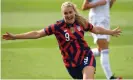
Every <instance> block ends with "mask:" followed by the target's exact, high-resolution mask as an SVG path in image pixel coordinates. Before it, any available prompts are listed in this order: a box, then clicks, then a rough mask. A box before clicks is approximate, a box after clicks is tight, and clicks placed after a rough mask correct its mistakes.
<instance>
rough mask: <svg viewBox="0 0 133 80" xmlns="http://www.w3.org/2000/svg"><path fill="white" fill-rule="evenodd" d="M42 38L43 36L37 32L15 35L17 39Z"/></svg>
mask: <svg viewBox="0 0 133 80" xmlns="http://www.w3.org/2000/svg"><path fill="white" fill-rule="evenodd" d="M40 37H41V36H40V35H39V34H38V32H36V31H31V32H27V33H22V34H15V35H14V38H15V39H37V38H40Z"/></svg>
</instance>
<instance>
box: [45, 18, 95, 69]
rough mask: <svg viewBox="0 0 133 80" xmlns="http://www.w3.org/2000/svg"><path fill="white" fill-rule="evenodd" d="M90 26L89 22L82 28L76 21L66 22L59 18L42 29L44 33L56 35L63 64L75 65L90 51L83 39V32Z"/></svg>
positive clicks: (89, 28) (67, 65) (90, 27)
mask: <svg viewBox="0 0 133 80" xmlns="http://www.w3.org/2000/svg"><path fill="white" fill-rule="evenodd" d="M92 28H93V26H92V25H91V24H89V23H88V24H86V28H83V27H82V26H81V25H80V24H79V23H78V22H77V21H75V22H74V23H73V24H67V23H65V21H64V20H60V21H57V22H56V23H55V24H52V25H50V26H48V27H46V28H45V29H44V31H45V33H46V35H52V34H54V35H55V36H56V39H57V41H58V44H59V48H60V50H61V54H62V57H63V61H64V64H65V66H66V67H76V66H78V65H80V64H81V62H82V61H83V59H84V58H85V57H86V56H87V55H88V52H89V51H90V48H89V47H88V45H87V43H86V41H85V40H84V32H85V31H91V30H92Z"/></svg>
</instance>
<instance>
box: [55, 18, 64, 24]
mask: <svg viewBox="0 0 133 80" xmlns="http://www.w3.org/2000/svg"><path fill="white" fill-rule="evenodd" d="M64 22H65V21H64V19H61V20H58V21H56V24H61V23H64Z"/></svg>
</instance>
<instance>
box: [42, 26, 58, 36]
mask: <svg viewBox="0 0 133 80" xmlns="http://www.w3.org/2000/svg"><path fill="white" fill-rule="evenodd" d="M55 27H56V24H52V25H49V26H48V27H46V28H44V31H45V33H46V35H52V34H55Z"/></svg>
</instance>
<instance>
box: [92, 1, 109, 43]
mask: <svg viewBox="0 0 133 80" xmlns="http://www.w3.org/2000/svg"><path fill="white" fill-rule="evenodd" d="M97 1H99V0H91V2H97ZM106 1H107V3H106V4H105V5H102V6H97V7H95V8H91V9H90V12H89V22H90V23H91V24H92V25H94V26H95V27H97V26H98V27H103V28H105V29H110V16H109V15H110V0H106ZM92 36H93V38H94V43H96V42H97V40H98V39H107V41H109V35H100V34H94V33H92Z"/></svg>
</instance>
